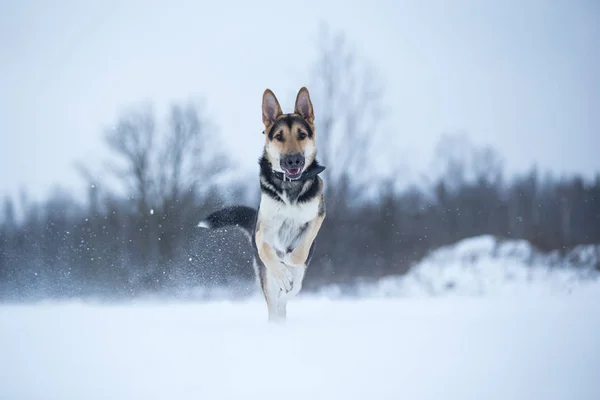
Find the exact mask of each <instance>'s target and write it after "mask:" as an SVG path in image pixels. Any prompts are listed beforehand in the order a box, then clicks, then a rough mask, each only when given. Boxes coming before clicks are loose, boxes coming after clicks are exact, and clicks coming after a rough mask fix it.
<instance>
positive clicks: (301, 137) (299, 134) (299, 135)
mask: <svg viewBox="0 0 600 400" xmlns="http://www.w3.org/2000/svg"><path fill="white" fill-rule="evenodd" d="M298 139H300V140H304V139H306V133H304V132H302V131H300V132H299V133H298Z"/></svg>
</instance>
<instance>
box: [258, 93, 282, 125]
mask: <svg viewBox="0 0 600 400" xmlns="http://www.w3.org/2000/svg"><path fill="white" fill-rule="evenodd" d="M281 114H283V112H282V111H281V106H280V105H279V101H277V97H275V93H273V92H272V91H271V89H266V90H265V92H264V93H263V100H262V120H263V124H265V127H269V126H271V124H272V123H273V122H275V120H276V119H277V117H279V116H280V115H281Z"/></svg>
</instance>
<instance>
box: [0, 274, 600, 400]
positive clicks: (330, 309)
mask: <svg viewBox="0 0 600 400" xmlns="http://www.w3.org/2000/svg"><path fill="white" fill-rule="evenodd" d="M599 307H600V286H599V285H590V286H587V287H581V288H579V289H578V290H577V291H574V292H572V293H570V294H567V293H561V294H556V295H548V294H546V295H540V294H528V295H523V294H521V295H518V296H513V297H507V296H487V297H479V298H478V297H458V296H455V297H438V298H424V297H422V298H395V299H394V298H387V299H353V300H349V299H344V300H328V299H326V298H315V297H310V296H304V297H300V298H297V299H296V300H293V301H291V302H290V303H289V309H288V321H287V322H286V323H284V324H269V323H267V322H266V310H265V306H264V304H263V302H262V301H258V300H257V299H252V300H248V301H244V302H226V301H214V302H202V303H200V302H199V303H194V302H188V303H183V302H176V303H169V302H160V303H154V302H140V303H130V304H112V305H107V304H91V303H80V302H72V303H64V304H53V303H47V304H36V305H10V306H9V305H4V306H1V307H0V360H1V361H2V362H0V399H7V400H13V399H15V400H16V399H44V400H51V399H57V400H58V399H60V400H70V399H90V400H92V399H113V400H120V399H130V400H133V399H262V400H264V399H277V400H279V399H290V400H293V399H303V400H306V399H328V400H329V399H345V400H347V399H413V400H419V399H460V400H465V399H503V400H505V399H512V400H517V399H527V400H530V399H544V400H551V399H564V400H567V399H569V400H570V399H578V400H587V399H589V400H592V399H594V400H597V399H600V375H598V371H600V339H599V332H600V312H599Z"/></svg>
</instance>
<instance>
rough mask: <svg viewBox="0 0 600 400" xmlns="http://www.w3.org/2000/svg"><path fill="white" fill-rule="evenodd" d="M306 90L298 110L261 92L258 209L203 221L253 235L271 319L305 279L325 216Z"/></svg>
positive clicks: (228, 211)
mask: <svg viewBox="0 0 600 400" xmlns="http://www.w3.org/2000/svg"><path fill="white" fill-rule="evenodd" d="M314 119H315V117H314V112H313V106H312V103H311V100H310V95H309V93H308V90H307V89H306V88H305V87H303V88H301V89H300V91H299V92H298V95H297V96H296V103H295V107H294V112H293V113H290V114H284V113H283V112H282V110H281V107H280V105H279V102H278V100H277V98H276V97H275V94H274V93H273V92H272V91H271V90H269V89H267V90H265V92H264V93H263V100H262V120H263V124H264V126H265V130H264V132H263V133H264V135H265V146H264V149H263V154H262V157H261V158H260V160H259V165H260V172H259V180H260V189H261V197H260V204H259V207H258V210H254V209H252V208H250V207H245V206H233V207H227V208H225V209H222V210H219V211H216V212H214V213H212V214H211V215H209V216H208V217H207V218H206V219H205V220H203V221H202V222H200V224H199V226H202V227H205V228H212V229H215V228H220V227H224V226H238V227H240V228H242V229H243V230H244V231H245V232H246V233H247V234H248V237H249V238H251V242H252V246H253V248H254V266H255V271H256V277H257V280H258V282H259V283H260V287H261V289H262V291H263V293H264V296H265V299H266V302H267V307H268V313H269V320H281V319H285V317H286V304H287V301H288V299H289V298H291V297H293V296H295V295H296V294H297V293H298V292H299V291H300V289H301V287H302V281H303V279H304V274H305V271H306V268H307V267H308V265H309V263H310V261H311V259H312V255H313V251H314V246H315V239H316V237H317V235H318V233H319V230H320V228H321V224H322V223H323V220H324V219H325V203H324V199H323V180H322V179H321V178H320V177H319V176H318V174H319V173H320V172H322V171H323V169H324V167H322V166H320V165H319V163H318V162H317V160H316V154H317V150H316V149H317V145H316V129H315V125H314Z"/></svg>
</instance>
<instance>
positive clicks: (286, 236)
mask: <svg viewBox="0 0 600 400" xmlns="http://www.w3.org/2000/svg"><path fill="white" fill-rule="evenodd" d="M318 213H319V198H315V199H313V200H312V201H309V202H306V203H301V204H298V203H289V202H287V201H286V202H285V203H282V202H280V201H276V200H274V199H272V198H271V197H269V196H267V195H262V196H261V201H260V209H259V218H260V221H261V227H262V229H264V238H265V240H266V241H267V242H268V243H269V244H271V246H272V247H273V248H274V249H275V250H276V251H277V252H282V253H285V252H286V251H287V250H288V249H294V248H295V247H296V245H297V242H298V240H299V238H300V236H301V235H302V233H303V232H304V231H305V230H306V227H307V224H308V222H310V221H312V220H313V219H315V218H316V217H317V216H318Z"/></svg>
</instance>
